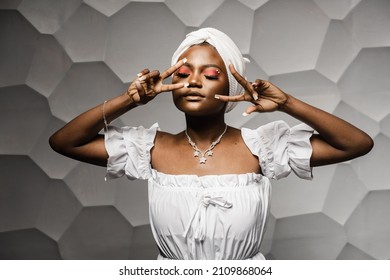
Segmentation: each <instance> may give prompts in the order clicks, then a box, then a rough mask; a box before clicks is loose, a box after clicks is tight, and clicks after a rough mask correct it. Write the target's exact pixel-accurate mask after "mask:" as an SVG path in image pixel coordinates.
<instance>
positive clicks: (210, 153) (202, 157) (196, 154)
mask: <svg viewBox="0 0 390 280" xmlns="http://www.w3.org/2000/svg"><path fill="white" fill-rule="evenodd" d="M226 130H227V125H225V130H224V131H223V132H222V134H221V135H219V137H218V139H217V140H215V141H214V142H212V143H211V145H210V147H208V148H207V150H206V151H204V152H202V151H201V150H199V148H198V146H196V144H195V142H194V141H192V139H191V137H190V136H189V135H188V133H187V129H186V130H185V134H186V136H187V139H188V143H189V144H190V145H191V147H192V148H193V149H194V157H198V158H199V164H206V161H207V158H206V155H207V156H209V157H212V156H213V149H214V148H215V146H217V144H218V143H219V142H221V139H222V136H223V135H224V134H225V132H226Z"/></svg>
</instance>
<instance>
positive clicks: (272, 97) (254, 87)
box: [215, 65, 288, 116]
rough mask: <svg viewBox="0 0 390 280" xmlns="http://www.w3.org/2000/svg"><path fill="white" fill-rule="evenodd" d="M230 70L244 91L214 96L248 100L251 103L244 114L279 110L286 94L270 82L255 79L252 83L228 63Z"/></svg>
mask: <svg viewBox="0 0 390 280" xmlns="http://www.w3.org/2000/svg"><path fill="white" fill-rule="evenodd" d="M229 69H230V72H231V73H232V75H233V76H234V78H235V79H236V80H237V82H238V83H239V84H240V85H241V86H242V87H243V88H244V90H245V92H244V93H243V94H241V95H236V96H225V95H216V96H215V98H217V99H220V100H222V101H226V102H240V101H248V102H252V103H253V105H252V106H249V107H248V108H246V110H245V112H244V113H243V115H244V116H246V115H248V114H250V113H253V112H273V111H276V110H280V109H281V108H282V107H283V105H284V104H285V103H286V102H287V100H288V95H287V94H286V93H285V92H283V91H282V90H281V89H280V88H278V87H276V86H275V85H273V84H272V83H270V82H268V81H265V80H259V79H257V80H256V81H255V82H254V83H251V82H249V81H248V80H246V79H245V78H244V77H242V76H241V75H240V74H239V73H238V72H237V71H236V69H235V68H234V66H233V65H229Z"/></svg>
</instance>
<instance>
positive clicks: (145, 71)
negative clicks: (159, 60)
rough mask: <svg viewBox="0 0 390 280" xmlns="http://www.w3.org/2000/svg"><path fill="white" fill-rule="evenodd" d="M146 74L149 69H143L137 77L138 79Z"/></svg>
mask: <svg viewBox="0 0 390 280" xmlns="http://www.w3.org/2000/svg"><path fill="white" fill-rule="evenodd" d="M148 73H149V69H148V68H145V69H144V70H142V71H141V72H139V73H138V74H137V77H138V78H140V77H142V76H143V75H145V74H148Z"/></svg>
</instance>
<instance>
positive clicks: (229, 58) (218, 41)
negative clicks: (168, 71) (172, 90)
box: [172, 27, 249, 112]
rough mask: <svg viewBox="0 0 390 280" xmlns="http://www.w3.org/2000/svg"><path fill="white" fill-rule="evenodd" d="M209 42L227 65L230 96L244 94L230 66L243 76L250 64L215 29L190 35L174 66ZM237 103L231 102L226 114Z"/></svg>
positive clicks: (231, 41) (234, 46) (230, 41)
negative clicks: (196, 48)
mask: <svg viewBox="0 0 390 280" xmlns="http://www.w3.org/2000/svg"><path fill="white" fill-rule="evenodd" d="M203 42H207V43H209V44H210V45H212V46H214V47H215V48H216V50H217V51H218V53H219V55H220V56H221V58H222V60H223V62H224V63H225V67H226V72H227V74H228V78H229V95H231V96H233V95H238V94H241V93H242V92H243V88H242V86H241V85H240V84H239V83H238V82H237V81H236V79H235V78H234V77H233V75H232V73H230V70H229V65H230V64H233V66H234V68H236V70H237V72H238V73H240V74H241V75H242V76H244V74H245V62H249V60H248V59H247V58H244V57H243V56H242V54H241V52H240V50H239V49H238V47H237V45H236V44H235V43H234V42H233V40H232V39H230V37H229V36H227V35H226V34H225V33H223V32H221V31H219V30H217V29H215V28H210V27H208V28H202V29H199V30H197V31H193V32H191V33H188V34H187V36H186V38H185V39H184V41H183V42H182V43H181V44H180V46H179V47H178V48H177V50H176V51H175V53H174V54H173V56H172V65H173V64H175V63H176V62H177V60H178V59H179V57H180V56H181V55H182V54H183V53H184V52H185V51H186V50H187V49H188V48H189V47H191V46H193V45H197V44H201V43H203ZM236 104H237V103H236V102H229V103H228V105H227V106H226V112H229V111H230V110H232V109H233V108H234V107H235V105H236Z"/></svg>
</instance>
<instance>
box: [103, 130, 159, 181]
mask: <svg viewBox="0 0 390 280" xmlns="http://www.w3.org/2000/svg"><path fill="white" fill-rule="evenodd" d="M158 129H159V127H158V124H157V123H156V124H154V125H153V126H152V127H151V128H149V129H147V128H144V127H142V126H139V127H121V128H118V127H115V126H111V125H110V126H108V127H107V130H106V132H105V136H104V140H105V147H106V150H107V153H108V155H109V157H108V160H107V173H106V180H107V179H114V178H119V177H121V176H123V175H126V176H127V177H128V178H129V179H131V180H134V179H149V178H150V177H151V174H152V170H151V165H150V150H151V149H152V147H153V146H154V139H155V136H156V133H157V130H158Z"/></svg>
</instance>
